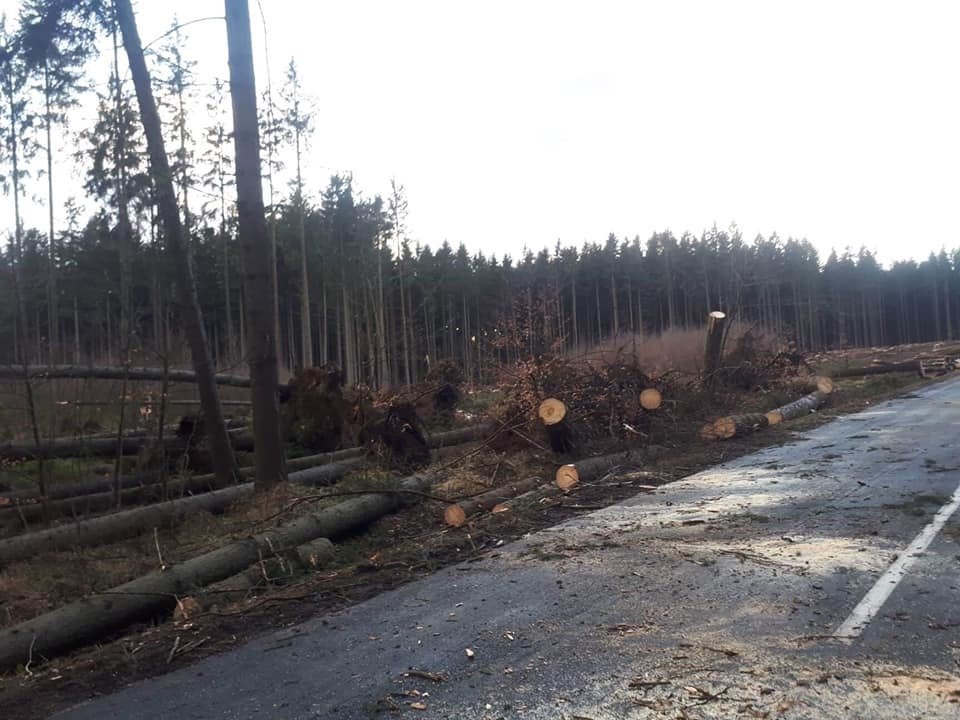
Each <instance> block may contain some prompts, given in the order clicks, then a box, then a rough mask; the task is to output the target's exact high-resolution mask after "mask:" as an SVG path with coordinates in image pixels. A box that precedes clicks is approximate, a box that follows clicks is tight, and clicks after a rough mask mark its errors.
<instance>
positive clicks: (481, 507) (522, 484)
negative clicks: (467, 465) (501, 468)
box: [443, 477, 543, 527]
mask: <svg viewBox="0 0 960 720" xmlns="http://www.w3.org/2000/svg"><path fill="white" fill-rule="evenodd" d="M540 485H543V479H542V478H539V477H531V478H527V479H526V480H521V481H519V482H515V483H510V484H508V485H504V486H502V487H498V488H494V489H493V490H491V491H490V492H485V493H483V494H481V495H477V496H476V497H472V498H469V499H467V500H461V501H460V502H457V503H454V504H452V505H447V507H446V508H445V509H444V511H443V521H444V522H445V523H446V524H447V525H449V526H450V527H460V526H461V525H463V524H464V523H465V522H467V520H468V519H469V518H470V516H472V515H475V514H477V513H480V512H483V511H485V510H489V509H490V508H492V507H493V506H494V505H496V504H497V503H501V502H503V501H504V500H509V499H510V498H513V497H515V496H517V495H519V494H520V493H524V492H527V491H528V490H533V489H534V488H535V487H539V486H540Z"/></svg>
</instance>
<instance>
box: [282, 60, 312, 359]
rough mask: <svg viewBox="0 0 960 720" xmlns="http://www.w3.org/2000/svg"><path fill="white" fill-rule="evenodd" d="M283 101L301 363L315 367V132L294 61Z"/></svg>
mask: <svg viewBox="0 0 960 720" xmlns="http://www.w3.org/2000/svg"><path fill="white" fill-rule="evenodd" d="M280 97H281V99H282V100H283V107H282V109H281V118H282V122H283V125H284V128H283V129H284V135H285V137H288V138H290V139H291V140H292V141H293V148H294V158H295V159H296V164H297V175H296V177H295V178H294V180H293V203H292V205H293V209H294V211H295V212H296V216H297V240H298V245H299V247H300V343H301V346H300V363H301V365H302V366H303V367H311V366H312V365H313V333H312V332H311V327H310V275H309V273H308V271H307V231H306V225H305V215H306V198H305V197H304V194H303V173H302V171H301V165H302V160H303V151H304V150H305V149H306V145H307V141H308V140H309V138H310V134H311V133H312V131H313V112H312V111H311V110H310V108H309V107H308V106H307V103H306V99H305V98H304V97H303V86H302V85H301V82H300V75H299V73H298V72H297V65H296V63H295V62H294V61H293V60H292V59H291V60H290V65H289V66H287V77H286V82H285V83H284V85H283V88H282V90H281V93H280Z"/></svg>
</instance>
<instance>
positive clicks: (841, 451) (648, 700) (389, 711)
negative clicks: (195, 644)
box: [57, 382, 960, 720]
mask: <svg viewBox="0 0 960 720" xmlns="http://www.w3.org/2000/svg"><path fill="white" fill-rule="evenodd" d="M958 440H960V382H950V383H945V384H940V385H936V386H930V387H928V388H926V389H924V390H923V391H922V392H919V393H917V394H916V395H912V396H909V397H907V398H904V399H900V400H897V401H894V402H889V403H884V404H881V405H877V406H876V407H874V408H873V409H871V410H869V411H867V412H863V413H860V414H858V415H852V416H847V417H843V418H841V419H839V420H836V421H835V422H833V423H831V424H829V425H826V426H823V427H820V428H819V429H817V430H814V431H812V432H809V433H807V434H805V435H803V436H802V438H801V439H799V440H798V441H796V442H793V443H791V444H789V445H786V446H783V447H775V448H770V449H767V450H764V451H762V452H759V453H756V454H754V455H750V456H748V457H743V458H740V459H738V460H735V461H733V462H730V463H728V464H726V465H722V466H719V467H717V468H714V469H711V470H708V471H706V472H702V473H699V474H697V475H693V476H691V477H689V478H687V479H684V480H682V481H679V482H676V483H673V484H671V485H668V486H665V487H663V488H661V489H659V490H658V491H656V492H654V493H650V494H645V495H641V496H639V497H637V498H635V499H633V500H631V501H628V502H625V503H623V504H620V505H616V506H613V507H609V508H606V509H604V510H600V511H598V512H594V513H592V514H589V515H585V516H581V517H578V518H576V519H574V520H571V521H569V522H566V523H564V524H562V525H558V526H556V527H553V528H550V529H548V530H544V531H542V532H538V533H536V534H534V535H531V536H529V537H527V538H525V539H523V540H521V541H518V542H515V543H512V544H509V545H505V546H503V547H501V548H499V549H498V550H497V551H495V552H492V553H491V554H489V555H488V556H486V557H484V558H482V559H481V560H479V561H476V562H470V563H465V564H462V565H459V566H454V567H450V568H447V569H445V570H443V571H441V572H438V573H436V574H435V575H432V576H430V577H427V578H424V579H423V580H420V581H417V582H413V583H410V584H408V585H406V586H404V587H402V588H400V589H398V590H395V591H392V592H389V593H385V594H383V595H381V596H379V597H376V598H374V599H372V600H370V601H367V602H364V603H362V604H360V605H356V606H354V607H352V608H350V609H347V610H345V611H343V612H340V613H337V614H335V615H331V616H327V617H325V618H317V619H315V620H312V621H310V622H307V623H305V624H303V625H300V626H298V627H295V628H291V629H288V630H285V631H282V632H279V633H276V634H272V635H270V636H267V637H264V638H262V639H260V640H258V641H256V642H253V643H251V644H249V645H247V646H245V647H243V648H240V649H238V650H236V651H234V652H230V653H228V654H225V655H221V656H217V657H212V658H209V659H207V660H204V661H203V662H200V663H198V664H196V665H193V666H191V667H188V668H185V669H183V670H180V671H178V672H174V673H171V674H169V675H167V676H164V677H159V678H155V679H152V680H149V681H146V682H141V683H138V684H136V685H133V686H131V687H129V688H127V689H125V690H123V691H121V692H118V693H116V694H115V695H112V696H109V697H104V698H99V699H97V700H95V701H91V702H88V703H86V704H83V705H80V706H78V707H75V708H73V709H71V710H68V711H66V712H64V713H61V714H60V715H58V716H57V717H59V718H62V719H63V720H67V719H69V720H87V719H91V720H92V719H94V718H96V719H97V720H100V719H102V718H104V717H117V718H156V719H157V720H160V719H161V718H162V719H168V718H178V719H179V720H187V719H190V718H204V719H212V718H231V719H235V720H238V719H241V718H280V719H293V718H298V719H299V718H336V719H338V720H339V719H343V720H351V719H353V718H358V719H359V718H365V719H366V718H371V717H377V716H380V717H416V718H425V719H439V718H470V719H472V720H474V719H475V720H495V719H497V718H504V719H508V718H523V719H525V720H526V719H529V720H539V719H540V718H544V719H546V718H550V719H551V720H553V719H556V718H566V719H568V720H575V719H579V720H586V719H589V720H612V719H614V718H617V719H619V718H647V717H650V718H654V717H667V718H697V717H731V718H732V717H738V718H739V717H756V718H764V717H769V718H865V719H866V718H870V719H871V720H873V719H874V718H919V717H923V718H951V719H953V720H955V719H956V718H958V717H960V519H958V518H960V511H957V509H956V508H957V505H958V504H960V469H958V468H960V442H958ZM468 651H469V652H468ZM411 670H415V671H423V674H417V673H414V674H409V673H410V671H411ZM430 673H434V674H436V675H437V676H438V677H441V678H442V681H440V682H435V681H434V680H431V679H430V675H429V674H430Z"/></svg>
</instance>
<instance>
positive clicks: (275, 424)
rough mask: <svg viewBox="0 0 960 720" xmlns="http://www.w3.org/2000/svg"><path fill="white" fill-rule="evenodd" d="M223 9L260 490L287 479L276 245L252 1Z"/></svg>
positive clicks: (228, 3) (233, 0)
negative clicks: (274, 309) (266, 193)
mask: <svg viewBox="0 0 960 720" xmlns="http://www.w3.org/2000/svg"><path fill="white" fill-rule="evenodd" d="M224 8H225V15H226V20H227V46H228V50H229V60H230V98H231V102H232V105H233V142H234V148H235V152H236V169H237V214H238V220H239V228H240V245H241V247H242V248H243V254H244V265H245V268H246V276H245V278H244V280H245V285H246V296H247V308H246V310H247V323H248V325H249V329H250V332H249V333H248V337H249V347H248V348H247V357H248V359H249V363H250V381H251V389H250V399H251V401H252V403H253V437H254V448H255V464H256V477H255V480H254V488H255V489H256V490H258V491H259V490H264V489H267V488H269V487H271V486H272V485H274V484H275V483H277V482H279V481H281V480H283V479H284V477H285V475H286V473H285V470H284V460H283V441H282V439H281V437H280V411H279V407H278V404H277V381H278V369H277V354H276V348H277V345H276V342H275V339H274V335H273V333H274V329H275V325H274V318H273V317H272V313H271V296H272V295H273V287H272V286H271V272H270V267H271V263H270V256H271V245H270V242H269V236H268V234H267V225H266V217H265V214H264V208H263V186H262V184H261V168H260V127H259V125H258V122H257V92H256V80H255V78H254V72H253V49H252V45H251V40H250V10H249V7H248V4H247V0H225V3H224ZM273 267H276V266H273Z"/></svg>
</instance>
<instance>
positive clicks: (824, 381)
mask: <svg viewBox="0 0 960 720" xmlns="http://www.w3.org/2000/svg"><path fill="white" fill-rule="evenodd" d="M814 382H815V383H816V385H817V390H818V391H820V392H822V393H823V394H824V395H829V394H830V393H832V392H833V390H834V386H833V380H831V379H830V378H828V377H823V376H818V377H816V378H814Z"/></svg>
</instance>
